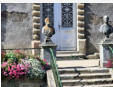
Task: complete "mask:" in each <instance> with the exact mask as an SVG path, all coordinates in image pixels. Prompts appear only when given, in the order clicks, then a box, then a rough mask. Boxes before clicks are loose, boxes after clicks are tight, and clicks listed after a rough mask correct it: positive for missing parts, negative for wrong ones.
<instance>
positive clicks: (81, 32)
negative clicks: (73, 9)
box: [77, 3, 86, 55]
mask: <svg viewBox="0 0 113 87" xmlns="http://www.w3.org/2000/svg"><path fill="white" fill-rule="evenodd" d="M84 8H85V4H84V3H78V4H77V51H78V52H79V53H81V54H84V55H85V54H86V38H85V22H84V19H85V16H84V14H85V13H84Z"/></svg>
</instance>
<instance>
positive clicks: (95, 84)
mask: <svg viewBox="0 0 113 87" xmlns="http://www.w3.org/2000/svg"><path fill="white" fill-rule="evenodd" d="M59 73H60V77H61V81H62V84H63V87H113V78H112V75H111V72H110V69H106V68H99V67H90V68H74V67H73V68H60V69H59Z"/></svg>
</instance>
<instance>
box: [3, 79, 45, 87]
mask: <svg viewBox="0 0 113 87" xmlns="http://www.w3.org/2000/svg"><path fill="white" fill-rule="evenodd" d="M1 87H47V86H46V82H44V80H31V79H27V78H24V79H19V80H8V79H3V80H2V81H1Z"/></svg>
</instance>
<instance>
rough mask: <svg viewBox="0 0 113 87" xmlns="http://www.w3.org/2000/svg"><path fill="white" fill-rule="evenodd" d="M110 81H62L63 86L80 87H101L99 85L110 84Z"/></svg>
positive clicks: (111, 81)
mask: <svg viewBox="0 0 113 87" xmlns="http://www.w3.org/2000/svg"><path fill="white" fill-rule="evenodd" d="M112 83H113V78H112V79H107V78H105V79H92V80H90V79H88V80H62V84H63V86H80V85H101V84H112Z"/></svg>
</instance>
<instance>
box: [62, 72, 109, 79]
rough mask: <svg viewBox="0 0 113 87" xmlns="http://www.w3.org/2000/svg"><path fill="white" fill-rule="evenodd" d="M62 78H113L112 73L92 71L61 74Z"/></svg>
mask: <svg viewBox="0 0 113 87" xmlns="http://www.w3.org/2000/svg"><path fill="white" fill-rule="evenodd" d="M60 77H61V80H78V79H81V80H82V79H91V80H92V79H95V78H96V79H99V78H101V79H105V78H111V74H110V73H90V74H60Z"/></svg>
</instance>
